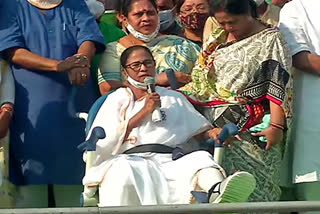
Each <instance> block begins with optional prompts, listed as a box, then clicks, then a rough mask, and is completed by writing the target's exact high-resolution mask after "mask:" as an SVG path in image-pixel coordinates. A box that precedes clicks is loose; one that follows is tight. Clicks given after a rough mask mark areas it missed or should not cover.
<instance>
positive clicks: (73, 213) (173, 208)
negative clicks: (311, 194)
mask: <svg viewBox="0 0 320 214" xmlns="http://www.w3.org/2000/svg"><path fill="white" fill-rule="evenodd" d="M306 211H318V212H319V213H320V201H290V202H249V203H226V204H188V205H161V206H135V207H104V208H98V207H84V208H48V209H2V210H1V209H0V214H20V213H21V214H22V213H23V214H85V213H86V214H88V213H90V214H110V213H116V214H122V213H123V214H130V213H139V214H144V213H148V214H150V213H151V214H158V213H159V214H160V213H161V214H163V213H165V214H170V213H183V214H186V213H188V214H192V213H195V214H196V213H197V214H201V213H266V212H306Z"/></svg>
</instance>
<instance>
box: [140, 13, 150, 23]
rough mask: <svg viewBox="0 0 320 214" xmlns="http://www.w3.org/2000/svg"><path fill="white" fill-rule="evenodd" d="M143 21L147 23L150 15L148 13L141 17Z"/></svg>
mask: <svg viewBox="0 0 320 214" xmlns="http://www.w3.org/2000/svg"><path fill="white" fill-rule="evenodd" d="M142 20H143V21H149V20H150V15H149V14H148V13H144V14H143V16H142Z"/></svg>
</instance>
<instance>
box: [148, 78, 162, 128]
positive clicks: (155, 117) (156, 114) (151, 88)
mask: <svg viewBox="0 0 320 214" xmlns="http://www.w3.org/2000/svg"><path fill="white" fill-rule="evenodd" d="M144 83H145V84H146V85H147V90H148V93H149V94H150V95H151V96H149V97H148V98H147V100H146V106H147V107H148V105H149V106H150V107H152V106H153V105H154V102H155V103H156V102H157V101H158V102H159V105H158V106H160V105H161V103H160V96H159V95H158V94H155V92H156V90H155V79H154V78H153V77H146V78H145V79H144ZM151 100H152V102H150V101H151ZM152 121H153V122H160V121H162V115H161V111H160V109H159V107H155V108H154V110H153V112H152Z"/></svg>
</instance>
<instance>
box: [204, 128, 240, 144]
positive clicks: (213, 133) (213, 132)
mask: <svg viewBox="0 0 320 214" xmlns="http://www.w3.org/2000/svg"><path fill="white" fill-rule="evenodd" d="M221 131H222V128H213V129H211V130H209V131H208V136H209V138H211V139H213V140H214V141H216V142H217V143H223V145H224V146H228V147H230V146H232V145H233V142H234V141H235V140H237V139H238V138H237V136H230V137H228V138H227V139H226V140H225V141H224V142H220V140H219V138H218V136H219V135H220V133H221Z"/></svg>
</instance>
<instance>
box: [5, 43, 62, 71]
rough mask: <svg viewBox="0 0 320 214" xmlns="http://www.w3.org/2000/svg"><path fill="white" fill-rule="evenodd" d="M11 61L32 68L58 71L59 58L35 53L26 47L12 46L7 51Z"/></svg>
mask: <svg viewBox="0 0 320 214" xmlns="http://www.w3.org/2000/svg"><path fill="white" fill-rule="evenodd" d="M6 55H7V58H8V60H9V61H10V62H12V63H14V64H17V65H20V66H22V67H24V68H26V69H30V70H40V71H57V67H58V64H59V61H58V60H54V59H49V58H46V57H42V56H39V55H37V54H34V53H32V52H30V51H28V50H27V49H24V48H12V49H9V50H7V52H6Z"/></svg>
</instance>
